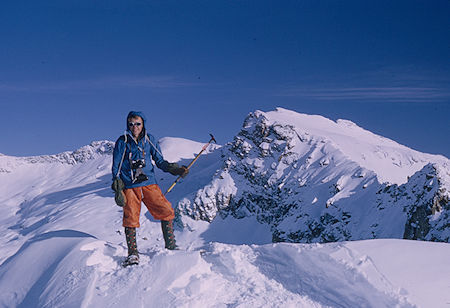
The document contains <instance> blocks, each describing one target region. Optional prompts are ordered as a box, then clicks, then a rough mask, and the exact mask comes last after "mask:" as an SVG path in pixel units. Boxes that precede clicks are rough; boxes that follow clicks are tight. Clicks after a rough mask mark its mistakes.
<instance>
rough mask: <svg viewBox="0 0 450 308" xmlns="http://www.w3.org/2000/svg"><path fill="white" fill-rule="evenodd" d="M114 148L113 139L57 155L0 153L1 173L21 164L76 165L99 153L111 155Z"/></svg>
mask: <svg viewBox="0 0 450 308" xmlns="http://www.w3.org/2000/svg"><path fill="white" fill-rule="evenodd" d="M113 150H114V142H112V141H107V140H103V141H93V142H91V144H89V145H86V146H83V147H81V148H79V149H78V150H76V151H73V152H71V151H67V152H63V153H60V154H56V155H39V156H30V157H14V156H6V155H3V154H0V173H2V172H5V173H10V172H12V171H13V170H14V169H16V168H17V167H19V166H21V165H28V164H44V163H61V164H68V165H75V164H79V163H84V162H86V161H87V160H92V159H95V158H96V157H98V156H99V155H111V154H112V152H113Z"/></svg>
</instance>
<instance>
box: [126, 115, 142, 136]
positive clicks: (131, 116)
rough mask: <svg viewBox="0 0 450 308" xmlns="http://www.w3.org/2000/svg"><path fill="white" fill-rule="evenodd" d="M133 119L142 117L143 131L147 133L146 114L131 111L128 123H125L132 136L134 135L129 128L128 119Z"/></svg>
mask: <svg viewBox="0 0 450 308" xmlns="http://www.w3.org/2000/svg"><path fill="white" fill-rule="evenodd" d="M133 117H141V119H142V124H143V125H144V127H143V129H142V131H143V132H145V131H146V129H145V122H146V120H147V119H146V118H145V115H144V113H143V112H141V111H130V112H129V113H128V115H127V119H126V123H125V125H126V129H127V132H128V133H130V135H133V134H132V133H131V130H130V128H129V127H128V119H129V118H133Z"/></svg>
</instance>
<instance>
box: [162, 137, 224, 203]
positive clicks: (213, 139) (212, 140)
mask: <svg viewBox="0 0 450 308" xmlns="http://www.w3.org/2000/svg"><path fill="white" fill-rule="evenodd" d="M209 135H210V136H211V139H209V141H208V143H207V144H205V145H204V146H203V148H202V150H201V151H200V153H198V154H197V156H195V158H194V159H193V160H192V161H191V162H190V163H189V165H188V166H187V167H186V168H187V169H189V168H191V167H192V165H193V164H194V163H195V161H196V160H197V159H198V158H199V157H200V155H201V154H202V153H203V152H204V151H205V150H206V148H207V147H208V146H209V145H210V144H211V142H215V143H217V141H216V139H215V138H214V136H213V135H212V134H209ZM181 178H182V176H181V175H180V176H178V178H177V179H176V180H175V182H173V184H172V185H170V187H169V189H167V191H166V193H165V194H164V196H165V195H167V193H168V192H170V191H171V190H172V188H173V187H174V186H175V185H177V183H178V181H179V180H180V179H181Z"/></svg>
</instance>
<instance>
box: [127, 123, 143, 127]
mask: <svg viewBox="0 0 450 308" xmlns="http://www.w3.org/2000/svg"><path fill="white" fill-rule="evenodd" d="M141 124H142V123H139V122H136V123H133V122H130V123H128V126H129V127H133V126H137V127H139V126H141Z"/></svg>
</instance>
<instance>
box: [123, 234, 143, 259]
mask: <svg viewBox="0 0 450 308" xmlns="http://www.w3.org/2000/svg"><path fill="white" fill-rule="evenodd" d="M125 238H126V240H127V246H128V257H127V258H126V259H125V261H123V263H122V265H123V266H124V267H125V266H128V265H133V264H139V253H138V250H137V244H136V228H129V227H125Z"/></svg>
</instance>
